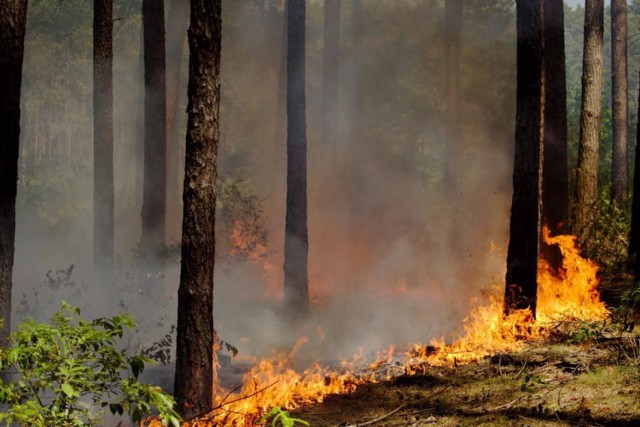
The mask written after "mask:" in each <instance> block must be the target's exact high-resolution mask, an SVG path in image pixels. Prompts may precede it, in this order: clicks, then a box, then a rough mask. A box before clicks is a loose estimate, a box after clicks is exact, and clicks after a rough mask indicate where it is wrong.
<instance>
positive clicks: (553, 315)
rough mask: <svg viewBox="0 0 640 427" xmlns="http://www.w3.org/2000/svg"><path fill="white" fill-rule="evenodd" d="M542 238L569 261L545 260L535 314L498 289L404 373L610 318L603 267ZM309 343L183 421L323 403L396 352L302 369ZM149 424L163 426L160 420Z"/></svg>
mask: <svg viewBox="0 0 640 427" xmlns="http://www.w3.org/2000/svg"><path fill="white" fill-rule="evenodd" d="M543 240H544V242H545V243H546V244H548V245H557V246H558V247H559V249H560V252H561V253H562V257H563V262H562V266H561V268H560V269H559V272H558V273H555V272H553V269H552V268H550V266H549V265H548V264H547V263H546V262H545V261H544V260H541V261H540V263H539V268H538V312H537V313H536V314H537V319H534V318H533V316H532V315H531V312H530V311H529V310H520V311H515V312H512V313H511V314H510V315H509V316H507V317H504V316H503V288H502V287H496V288H495V289H494V292H492V293H491V295H490V297H489V301H488V303H487V304H485V305H478V306H476V308H474V309H472V310H471V313H470V314H469V315H468V316H467V318H466V319H465V320H464V328H463V331H464V332H463V334H461V336H460V337H459V338H456V339H454V340H453V341H452V343H451V344H446V343H445V340H444V339H439V340H433V341H432V342H431V343H430V345H429V346H425V345H423V344H414V345H412V346H411V348H409V349H408V350H407V352H406V353H405V355H404V356H403V357H404V359H403V363H404V372H405V373H407V374H415V373H420V372H424V370H425V369H428V366H433V365H446V364H461V363H468V362H471V361H474V360H478V359H481V358H483V357H485V356H489V355H492V354H496V353H500V352H505V351H517V350H519V349H521V348H522V347H523V346H524V343H525V342H526V341H531V340H536V339H542V338H545V337H548V336H549V334H550V333H551V332H552V331H553V330H554V328H556V327H557V326H558V325H560V324H561V323H562V322H566V321H571V320H581V321H596V320H602V319H605V318H606V317H607V316H608V315H609V312H608V310H607V308H606V307H605V305H604V303H602V302H601V301H600V299H599V293H598V291H597V289H596V288H597V285H598V280H597V277H596V274H597V270H598V267H597V266H596V265H595V264H594V263H593V262H591V261H589V260H587V259H584V258H582V257H581V256H580V253H579V250H578V249H577V248H576V246H575V237H573V236H556V237H551V236H550V235H549V232H548V230H546V229H545V230H544V232H543ZM305 342H306V338H301V339H300V340H299V341H298V343H297V344H296V347H295V348H294V350H293V351H291V352H290V353H288V354H287V353H279V354H274V355H273V356H271V357H268V358H265V359H263V360H260V361H257V362H256V364H255V365H254V366H253V368H252V369H251V370H250V371H249V372H247V373H246V374H245V376H244V379H243V386H242V388H241V389H240V391H238V392H236V393H230V392H227V393H225V392H218V393H217V397H216V409H215V410H214V411H212V412H211V413H210V414H207V415H205V416H203V417H201V418H200V419H198V420H194V421H191V422H186V423H185V424H184V425H185V426H187V427H205V426H217V425H225V426H250V425H255V424H256V423H257V422H258V420H259V419H260V416H261V414H262V413H264V412H266V411H268V410H269V408H271V407H274V406H280V407H282V408H285V409H295V408H298V407H300V406H302V405H306V404H309V403H315V402H322V401H323V398H324V397H325V396H326V395H329V394H336V393H349V392H352V391H354V390H355V388H356V386H357V385H359V384H363V383H366V382H372V381H375V377H374V371H375V370H376V369H377V368H378V367H379V366H380V365H382V364H384V363H385V362H387V361H390V360H391V359H392V358H393V357H394V350H393V348H390V349H389V350H388V351H386V352H384V353H380V354H379V355H378V357H377V360H376V361H374V362H372V363H369V364H367V363H365V362H364V361H363V360H362V358H361V356H358V355H356V356H354V358H353V360H351V361H343V362H342V363H341V366H340V367H339V368H336V367H332V368H328V367H323V366H321V365H320V364H319V363H315V364H313V365H312V366H311V367H309V368H308V369H306V370H305V371H303V372H298V371H296V370H294V369H293V368H292V366H293V362H294V360H295V356H296V353H297V351H298V349H299V347H300V346H301V345H303V344H304V343H305ZM398 356H400V355H396V356H395V357H398ZM357 367H359V369H356V368H357ZM367 372H371V375H367V374H366V373H367ZM147 425H148V426H150V427H155V426H159V424H156V421H152V422H151V423H150V424H147Z"/></svg>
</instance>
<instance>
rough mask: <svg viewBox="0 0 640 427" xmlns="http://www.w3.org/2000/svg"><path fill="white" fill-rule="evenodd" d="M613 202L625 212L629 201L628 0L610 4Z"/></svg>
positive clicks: (614, 0)
mask: <svg viewBox="0 0 640 427" xmlns="http://www.w3.org/2000/svg"><path fill="white" fill-rule="evenodd" d="M611 104H612V105H611V110H612V116H613V124H612V131H613V132H612V144H611V145H612V147H613V153H612V156H611V201H612V202H613V203H615V204H616V205H617V206H618V207H620V208H622V209H625V208H626V207H627V198H628V185H629V184H628V183H629V181H628V180H629V177H628V175H629V174H628V168H629V159H628V141H627V123H628V101H627V0H611Z"/></svg>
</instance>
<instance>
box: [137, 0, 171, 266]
mask: <svg viewBox="0 0 640 427" xmlns="http://www.w3.org/2000/svg"><path fill="white" fill-rule="evenodd" d="M142 22H143V33H144V89H145V90H144V185H143V192H142V237H141V239H140V241H141V246H142V249H143V251H144V252H145V253H149V252H151V251H153V249H154V248H155V247H157V246H158V245H163V244H164V243H165V208H166V206H165V205H166V189H167V106H166V105H167V104H166V102H167V96H166V88H167V86H166V64H165V40H164V2H163V1H155V0H143V1H142Z"/></svg>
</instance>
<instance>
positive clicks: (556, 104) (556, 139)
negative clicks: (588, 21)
mask: <svg viewBox="0 0 640 427" xmlns="http://www.w3.org/2000/svg"><path fill="white" fill-rule="evenodd" d="M543 9H544V64H545V81H544V83H545V103H544V156H543V157H544V168H543V180H542V183H543V188H542V200H543V201H542V218H543V222H544V224H545V225H546V226H547V227H549V230H550V231H551V233H552V234H553V235H555V234H559V233H562V232H564V230H565V227H567V226H568V220H569V171H568V165H567V88H566V80H565V79H566V70H565V55H564V4H563V1H562V0H544V6H543Z"/></svg>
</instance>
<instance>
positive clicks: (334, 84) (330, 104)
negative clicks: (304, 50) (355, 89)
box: [322, 0, 340, 153]
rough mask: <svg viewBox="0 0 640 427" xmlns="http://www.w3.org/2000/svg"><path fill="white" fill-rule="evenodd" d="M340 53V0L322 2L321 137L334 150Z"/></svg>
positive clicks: (330, 149)
mask: <svg viewBox="0 0 640 427" xmlns="http://www.w3.org/2000/svg"><path fill="white" fill-rule="evenodd" d="M339 55H340V1H339V0H326V1H325V2H324V49H323V56H322V139H323V143H324V146H325V149H328V150H329V151H332V152H334V153H335V152H336V149H337V144H338V141H337V138H338V135H337V130H338V117H339V115H338V76H339V69H338V67H339V61H338V58H339Z"/></svg>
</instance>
